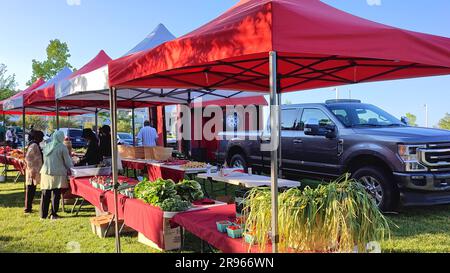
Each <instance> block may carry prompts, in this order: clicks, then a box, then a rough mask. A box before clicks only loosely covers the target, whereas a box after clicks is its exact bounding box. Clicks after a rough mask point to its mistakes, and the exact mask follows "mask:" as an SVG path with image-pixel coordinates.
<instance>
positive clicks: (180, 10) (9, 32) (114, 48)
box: [0, 0, 450, 125]
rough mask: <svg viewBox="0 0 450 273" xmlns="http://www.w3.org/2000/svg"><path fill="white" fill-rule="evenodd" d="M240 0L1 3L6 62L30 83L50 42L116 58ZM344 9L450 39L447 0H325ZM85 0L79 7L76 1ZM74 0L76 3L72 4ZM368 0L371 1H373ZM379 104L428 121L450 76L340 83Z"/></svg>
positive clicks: (316, 95) (444, 107)
mask: <svg viewBox="0 0 450 273" xmlns="http://www.w3.org/2000/svg"><path fill="white" fill-rule="evenodd" d="M236 2H238V0H219V1H217V0H215V1H212V0H151V1H148V0H126V1H125V0H37V1H36V0H0V18H2V24H0V34H1V40H0V63H5V64H6V65H7V66H8V68H9V71H10V72H11V73H15V74H16V77H17V80H18V82H19V84H20V85H19V87H20V88H22V89H23V88H24V87H25V82H26V81H27V80H28V79H29V78H30V76H31V60H32V59H38V60H42V59H44V58H45V48H46V46H47V44H48V41H49V40H51V39H54V38H58V39H61V40H62V41H64V42H67V43H68V45H69V48H70V50H71V54H72V57H71V59H70V62H71V63H72V64H73V65H74V66H75V67H77V68H79V67H81V66H83V65H84V64H85V63H86V62H87V61H89V60H90V59H91V58H92V57H93V56H94V55H96V54H97V52H98V51H99V50H101V49H104V50H105V51H106V52H107V53H108V54H109V55H110V56H111V57H112V58H117V57H120V56H121V55H123V54H124V53H125V52H126V51H128V50H129V49H131V48H132V47H133V46H134V45H136V44H137V43H138V42H139V41H141V40H142V39H143V38H144V37H145V36H146V35H147V34H148V33H149V32H150V31H151V30H152V29H153V28H154V27H155V26H156V25H157V24H158V23H160V22H161V23H164V24H165V25H166V26H167V27H168V29H169V30H170V31H171V32H172V33H173V34H174V35H175V36H180V35H183V34H185V33H187V32H189V31H191V30H193V29H195V28H197V27H199V26H201V25H202V24H204V23H207V22H208V21H210V20H211V19H213V18H215V17H217V16H218V15H220V14H221V13H222V12H224V11H225V10H227V9H228V8H229V7H231V6H232V5H233V4H235V3H236ZM324 2H326V3H328V4H331V5H333V6H335V7H337V8H339V9H342V10H345V11H347V12H350V13H352V14H355V15H358V16H361V17H364V18H367V19H370V20H373V21H378V22H381V23H385V24H389V25H393V26H397V27H402V28H406V29H410V30H415V31H421V32H427V33H431V34H436V35H441V36H446V37H450V16H449V12H450V1H448V0H433V1H425V0H346V1H343V0H324ZM78 3H79V5H77V4H78ZM69 4H71V5H69ZM369 4H370V5H369ZM349 90H351V93H352V97H353V98H359V99H362V100H363V101H365V102H369V103H373V104H376V105H378V106H380V107H382V108H384V109H385V110H387V111H388V112H390V113H392V114H394V115H396V116H398V117H400V116H402V115H404V114H405V113H407V112H412V113H414V114H416V115H417V116H418V123H419V124H420V125H424V124H425V110H424V104H425V103H426V104H428V105H429V109H430V125H435V124H437V123H438V121H439V119H440V118H442V117H443V116H444V114H445V113H446V112H450V106H449V101H450V76H445V77H432V78H421V79H412V80H402V81H393V82H381V83H370V84H361V85H352V86H348V87H347V86H343V87H341V88H340V93H341V98H348V96H349V95H348V94H349ZM334 97H335V93H334V92H333V91H332V90H331V89H320V90H312V91H304V92H296V93H292V94H288V95H283V101H286V100H289V101H292V102H293V103H302V102H322V101H324V100H326V99H331V98H334Z"/></svg>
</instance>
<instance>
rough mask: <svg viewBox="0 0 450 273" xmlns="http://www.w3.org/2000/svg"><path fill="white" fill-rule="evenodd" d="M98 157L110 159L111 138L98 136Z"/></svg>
mask: <svg viewBox="0 0 450 273" xmlns="http://www.w3.org/2000/svg"><path fill="white" fill-rule="evenodd" d="M99 148H100V155H101V156H102V157H111V156H112V152H111V136H110V135H100V147H99Z"/></svg>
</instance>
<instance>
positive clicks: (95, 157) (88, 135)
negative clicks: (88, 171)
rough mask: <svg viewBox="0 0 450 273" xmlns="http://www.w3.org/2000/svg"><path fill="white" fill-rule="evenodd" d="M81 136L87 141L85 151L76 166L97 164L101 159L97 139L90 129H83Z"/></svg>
mask: <svg viewBox="0 0 450 273" xmlns="http://www.w3.org/2000/svg"><path fill="white" fill-rule="evenodd" d="M82 137H83V138H84V139H86V141H87V151H86V154H85V155H84V157H83V158H82V159H81V160H80V163H78V164H77V165H78V166H86V165H97V164H99V163H100V162H101V161H102V157H101V155H100V150H99V147H98V140H97V137H96V136H95V134H94V132H93V131H92V130H91V129H84V130H83V135H82Z"/></svg>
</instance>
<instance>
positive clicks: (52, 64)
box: [27, 39, 73, 85]
mask: <svg viewBox="0 0 450 273" xmlns="http://www.w3.org/2000/svg"><path fill="white" fill-rule="evenodd" d="M46 51H47V59H46V60H45V61H42V62H41V61H37V60H33V61H32V69H33V74H32V76H31V79H30V80H29V81H28V82H27V84H28V85H31V84H33V83H34V82H35V81H36V80H37V79H39V78H44V79H45V80H49V79H51V78H53V77H54V76H55V75H56V74H57V73H58V72H59V71H61V70H62V69H63V68H64V67H69V68H73V67H72V65H71V64H70V63H69V62H68V60H69V58H70V56H71V55H70V51H69V46H68V45H67V43H64V42H61V41H60V40H58V39H55V40H51V41H50V43H49V45H48V47H47V50H46Z"/></svg>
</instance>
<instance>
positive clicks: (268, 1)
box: [109, 0, 450, 92]
mask: <svg viewBox="0 0 450 273" xmlns="http://www.w3.org/2000/svg"><path fill="white" fill-rule="evenodd" d="M449 48H450V39H448V38H443V37H438V36H433V35H428V34H422V33H417V32H412V31H407V30H403V29H399V28H395V27H391V26H386V25H383V24H379V23H375V22H371V21H368V20H365V19H363V18H359V17H356V16H353V15H351V14H348V13H345V12H343V11H340V10H338V9H335V8H333V7H331V6H329V5H327V4H324V3H322V2H320V1H318V0H259V1H256V0H243V1H241V2H239V3H238V4H237V5H236V6H234V7H233V8H231V9H230V10H228V11H227V12H225V13H224V14H223V15H221V16H219V17H218V18H217V19H215V20H213V21H211V22H210V23H208V24H206V25H204V26H202V27H200V28H199V29H197V30H195V31H193V32H191V33H189V34H187V35H185V36H183V37H180V38H178V39H175V40H173V41H170V42H167V43H164V44H162V45H161V46H159V47H157V48H155V49H154V50H150V51H144V52H140V53H137V54H135V55H131V56H128V57H124V58H121V59H118V60H115V61H113V62H111V63H110V65H109V71H110V85H111V86H114V87H120V88H122V87H161V88H162V87H180V88H181V87H182V88H186V87H189V88H204V89H217V88H221V89H232V90H248V91H268V90H269V78H268V75H269V66H268V62H269V58H268V57H267V56H268V54H269V52H271V51H275V52H277V55H278V77H279V89H280V91H282V92H285V91H296V90H304V89H311V88H319V87H326V86H337V85H342V84H351V83H360V82H370V81H381V80H393V79H402V78H411V77H420V76H432V75H444V74H448V73H450V53H449Z"/></svg>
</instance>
